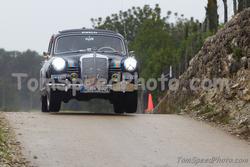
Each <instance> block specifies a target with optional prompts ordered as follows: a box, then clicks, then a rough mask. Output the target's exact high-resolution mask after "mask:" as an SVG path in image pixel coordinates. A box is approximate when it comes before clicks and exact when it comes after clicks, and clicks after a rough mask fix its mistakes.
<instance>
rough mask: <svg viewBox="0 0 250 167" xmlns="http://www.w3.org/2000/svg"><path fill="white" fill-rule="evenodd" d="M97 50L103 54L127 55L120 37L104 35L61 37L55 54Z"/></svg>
mask: <svg viewBox="0 0 250 167" xmlns="http://www.w3.org/2000/svg"><path fill="white" fill-rule="evenodd" d="M90 50H96V51H98V52H103V53H118V54H123V55H124V54H126V52H125V47H124V43H123V42H122V40H121V39H120V38H118V37H113V36H104V35H70V36H62V37H59V38H58V40H57V43H56V46H55V54H62V53H71V52H81V51H90Z"/></svg>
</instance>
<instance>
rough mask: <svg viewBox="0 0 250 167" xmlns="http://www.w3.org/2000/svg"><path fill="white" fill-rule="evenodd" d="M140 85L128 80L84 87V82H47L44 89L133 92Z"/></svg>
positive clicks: (81, 91)
mask: <svg viewBox="0 0 250 167" xmlns="http://www.w3.org/2000/svg"><path fill="white" fill-rule="evenodd" d="M139 87H141V86H140V85H139V84H132V83H128V82H126V81H125V82H118V83H114V84H112V85H102V86H94V87H86V86H85V85H84V84H65V83H47V84H46V88H45V89H52V90H59V91H64V92H68V91H69V90H72V91H75V92H80V93H110V92H111V91H113V92H123V93H125V92H134V91H137V90H139Z"/></svg>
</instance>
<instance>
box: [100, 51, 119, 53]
mask: <svg viewBox="0 0 250 167" xmlns="http://www.w3.org/2000/svg"><path fill="white" fill-rule="evenodd" d="M97 53H113V54H121V53H120V52H118V51H97Z"/></svg>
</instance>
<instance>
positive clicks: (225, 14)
mask: <svg viewBox="0 0 250 167" xmlns="http://www.w3.org/2000/svg"><path fill="white" fill-rule="evenodd" d="M223 4H224V23H226V22H227V21H228V6H227V0H223Z"/></svg>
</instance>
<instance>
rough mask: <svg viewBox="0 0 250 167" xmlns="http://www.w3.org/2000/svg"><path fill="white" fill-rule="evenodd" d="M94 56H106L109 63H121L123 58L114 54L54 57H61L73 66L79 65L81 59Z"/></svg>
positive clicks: (82, 54)
mask: <svg viewBox="0 0 250 167" xmlns="http://www.w3.org/2000/svg"><path fill="white" fill-rule="evenodd" d="M94 54H96V55H101V56H106V57H107V58H108V59H109V62H110V63H112V62H114V61H115V62H121V61H122V60H123V59H124V58H125V57H124V56H120V55H114V54H102V53H79V54H78V53H77V54H67V55H65V54H64V55H56V56H55V57H61V58H63V59H64V60H66V61H67V62H68V63H69V64H72V63H73V64H74V63H79V62H80V58H81V57H84V56H86V57H88V56H94Z"/></svg>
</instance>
